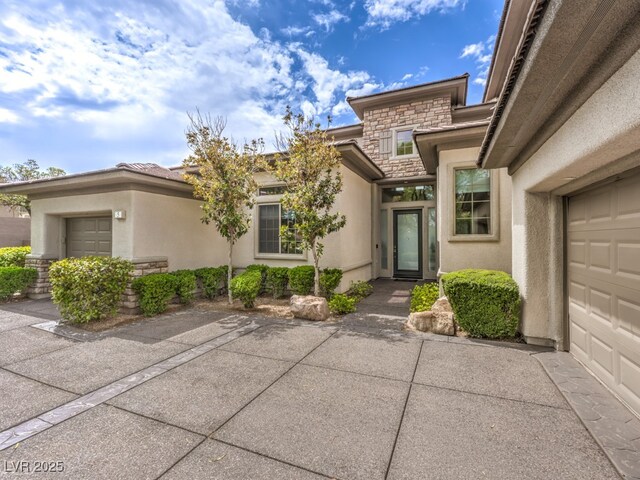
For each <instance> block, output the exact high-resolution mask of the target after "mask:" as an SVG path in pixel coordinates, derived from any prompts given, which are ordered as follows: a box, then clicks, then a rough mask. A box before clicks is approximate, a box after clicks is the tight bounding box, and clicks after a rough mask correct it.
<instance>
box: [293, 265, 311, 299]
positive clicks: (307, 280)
mask: <svg viewBox="0 0 640 480" xmlns="http://www.w3.org/2000/svg"><path fill="white" fill-rule="evenodd" d="M314 276H315V270H314V269H313V266H311V265H301V266H299V267H293V268H290V269H289V288H290V289H291V291H292V292H293V293H295V294H296V295H310V294H311V292H313V283H314Z"/></svg>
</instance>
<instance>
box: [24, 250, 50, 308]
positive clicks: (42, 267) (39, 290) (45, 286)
mask: <svg viewBox="0 0 640 480" xmlns="http://www.w3.org/2000/svg"><path fill="white" fill-rule="evenodd" d="M56 260H58V259H57V258H38V257H31V256H29V255H27V258H26V259H25V262H24V266H25V267H26V268H35V269H36V271H37V272H38V276H37V277H36V281H35V283H33V284H32V285H30V286H29V287H28V288H27V292H26V293H27V296H28V297H29V298H35V299H38V298H49V297H51V282H49V266H50V265H51V264H52V263H53V262H55V261H56Z"/></svg>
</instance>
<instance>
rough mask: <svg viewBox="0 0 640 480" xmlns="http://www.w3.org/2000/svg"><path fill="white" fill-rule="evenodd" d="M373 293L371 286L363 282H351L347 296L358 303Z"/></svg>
mask: <svg viewBox="0 0 640 480" xmlns="http://www.w3.org/2000/svg"><path fill="white" fill-rule="evenodd" d="M372 293H373V285H371V284H370V283H369V282H365V281H364V280H358V281H357V282H351V285H350V286H349V291H348V292H347V294H348V295H349V296H351V297H354V298H357V299H358V302H359V301H360V300H362V299H363V298H366V297H368V296H369V295H371V294H372Z"/></svg>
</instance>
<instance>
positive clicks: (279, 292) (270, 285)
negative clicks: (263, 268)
mask: <svg viewBox="0 0 640 480" xmlns="http://www.w3.org/2000/svg"><path fill="white" fill-rule="evenodd" d="M288 283H289V269H288V268H287V267H271V268H269V270H267V278H266V280H265V286H266V289H267V291H268V292H271V293H272V294H273V298H280V297H282V296H283V295H284V292H285V291H286V290H287V284H288Z"/></svg>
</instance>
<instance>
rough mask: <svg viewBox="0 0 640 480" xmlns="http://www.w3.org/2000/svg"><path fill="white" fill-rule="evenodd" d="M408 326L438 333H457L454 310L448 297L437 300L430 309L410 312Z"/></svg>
mask: <svg viewBox="0 0 640 480" xmlns="http://www.w3.org/2000/svg"><path fill="white" fill-rule="evenodd" d="M407 326H409V327H410V328H415V329H416V330H420V331H421V332H431V333H436V334H438V335H455V333H456V327H455V321H454V318H453V310H452V309H451V305H450V304H449V300H447V297H441V298H439V299H438V300H436V302H435V303H434V304H433V306H432V307H431V310H430V311H426V312H414V313H412V314H410V315H409V320H408V321H407Z"/></svg>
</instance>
